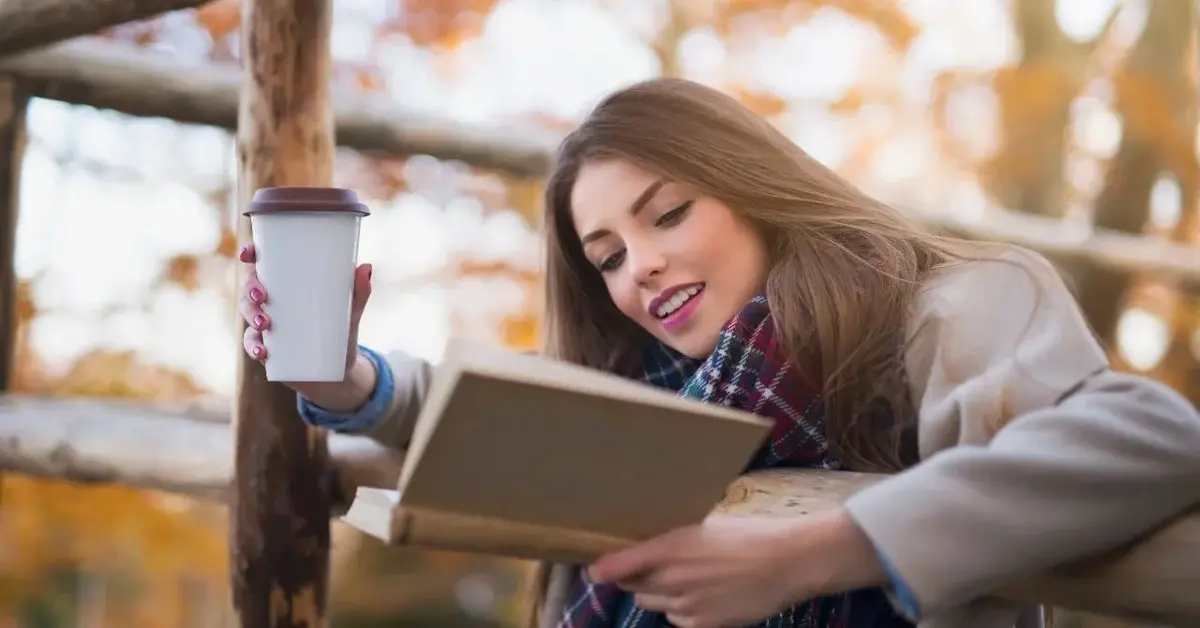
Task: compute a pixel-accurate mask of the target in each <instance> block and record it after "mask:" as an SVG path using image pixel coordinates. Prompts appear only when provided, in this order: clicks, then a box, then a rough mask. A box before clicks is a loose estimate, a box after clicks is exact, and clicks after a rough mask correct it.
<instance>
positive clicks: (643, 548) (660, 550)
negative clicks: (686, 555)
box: [588, 536, 669, 582]
mask: <svg viewBox="0 0 1200 628" xmlns="http://www.w3.org/2000/svg"><path fill="white" fill-rule="evenodd" d="M667 541H668V539H666V538H664V537H661V536H660V537H657V538H654V539H651V540H649V541H644V542H642V543H638V544H637V545H634V546H633V547H630V548H627V549H623V550H618V551H616V552H612V553H610V554H606V555H604V556H601V557H600V558H599V559H597V560H596V562H594V563H592V565H591V567H588V576H589V577H590V578H591V579H592V580H594V581H596V582H615V581H619V580H633V579H635V578H636V577H638V576H642V575H643V574H645V573H646V572H647V571H650V570H651V569H654V568H655V567H657V566H659V564H660V563H661V561H662V560H663V558H664V557H665V555H666V552H667V549H668V546H669V543H668V542H667Z"/></svg>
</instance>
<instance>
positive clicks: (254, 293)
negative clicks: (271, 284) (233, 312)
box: [250, 288, 263, 303]
mask: <svg viewBox="0 0 1200 628" xmlns="http://www.w3.org/2000/svg"><path fill="white" fill-rule="evenodd" d="M262 299H263V293H262V290H259V289H258V288H251V289H250V300H251V301H254V302H255V303H262Z"/></svg>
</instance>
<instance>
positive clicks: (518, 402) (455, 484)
mask: <svg viewBox="0 0 1200 628" xmlns="http://www.w3.org/2000/svg"><path fill="white" fill-rule="evenodd" d="M770 427H771V426H770V423H769V422H767V421H766V420H764V419H761V418H759V417H756V416H754V415H752V414H750V413H747V412H741V411H737V410H732V409H729V408H724V407H719V406H714V405H711V404H705V403H702V402H698V401H692V400H686V399H683V398H680V397H678V396H677V395H676V394H674V393H672V392H670V391H665V390H660V389H656V388H654V387H652V386H649V385H648V384H644V383H641V382H636V381H631V380H627V379H624V378H621V377H618V376H615V375H609V374H606V373H602V372H599V371H594V370H591V369H586V368H583V367H580V366H576V365H571V364H565V363H561V362H556V361H553V360H549V359H547V358H543V357H538V356H532V355H522V354H518V353H514V352H511V351H507V350H504V349H499V348H495V347H489V346H479V345H469V344H464V343H460V342H453V343H451V344H450V346H449V347H448V348H447V351H446V354H445V357H444V359H443V361H442V362H441V364H439V365H438V366H437V368H436V369H435V371H434V376H433V380H432V384H431V387H430V390H429V394H428V397H427V399H426V402H425V406H424V407H423V408H422V411H421V414H420V416H419V417H418V419H417V423H416V425H415V427H414V432H413V438H412V443H411V445H410V447H409V450H408V454H407V456H406V457H405V460H404V465H403V468H402V471H401V475H400V485H399V487H398V490H396V491H389V490H382V489H370V488H360V489H359V490H358V493H357V495H356V497H355V500H354V503H353V504H352V505H351V507H350V510H349V511H348V512H347V513H346V515H345V516H344V517H343V519H344V520H345V521H346V522H347V523H349V524H351V525H353V526H355V527H357V528H359V529H361V530H363V531H364V532H367V533H369V534H371V535H373V536H376V537H378V538H380V539H382V540H384V541H385V542H388V543H394V544H406V545H415V546H422V547H429V548H440V549H452V550H460V551H469V552H479V553H487V554H493V555H501V556H511V557H517V558H530V559H541V560H552V561H559V562H573V563H583V562H588V561H590V560H592V559H594V558H595V557H596V556H598V555H600V554H602V553H605V552H608V551H611V550H614V549H618V548H620V547H624V546H626V545H628V544H630V543H632V542H635V541H637V540H641V539H644V538H649V537H651V536H654V535H656V534H660V533H662V532H666V531H667V530H669V529H671V528H674V527H677V526H681V525H687V524H691V523H698V522H700V521H702V520H703V519H704V517H705V516H706V515H707V514H708V513H709V512H710V511H711V510H712V509H713V507H714V506H715V505H716V504H717V502H718V501H720V500H721V499H722V497H723V496H724V494H725V490H726V488H727V487H728V486H729V485H730V483H731V482H733V481H734V480H735V479H737V478H738V476H739V475H740V474H741V473H742V471H743V470H744V469H745V468H746V465H747V464H748V463H749V462H750V460H751V458H752V456H753V455H754V453H755V452H756V451H757V449H758V448H759V446H760V445H761V444H762V443H763V441H764V440H765V438H766V436H767V434H768V432H769V430H770Z"/></svg>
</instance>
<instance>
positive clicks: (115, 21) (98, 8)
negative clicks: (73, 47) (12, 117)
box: [0, 0, 208, 55]
mask: <svg viewBox="0 0 1200 628" xmlns="http://www.w3.org/2000/svg"><path fill="white" fill-rule="evenodd" d="M207 1H208V0H0V55H6V54H12V53H15V52H21V51H24V50H30V49H32V48H38V47H40V46H47V45H50V44H53V43H56V42H59V41H63V40H65V39H71V38H73V37H80V36H82V35H90V34H92V33H98V32H100V31H102V30H104V29H106V28H110V27H113V26H117V25H119V24H124V23H126V22H133V21H136V20H144V19H147V18H151V17H154V16H156V15H161V14H163V13H166V12H168V11H175V10H178V9H188V8H191V7H196V6H200V5H201V4H204V3H205V2H207Z"/></svg>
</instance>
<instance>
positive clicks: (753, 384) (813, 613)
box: [558, 295, 911, 628]
mask: <svg viewBox="0 0 1200 628" xmlns="http://www.w3.org/2000/svg"><path fill="white" fill-rule="evenodd" d="M643 365H644V366H643V369H644V373H645V374H644V379H645V381H646V382H647V383H649V384H651V385H654V386H658V387H660V388H666V389H668V390H675V391H678V392H679V394H680V396H682V397H685V398H689V399H698V400H700V401H704V402H707V403H713V404H717V405H722V406H728V407H732V408H737V409H740V410H745V411H748V412H753V413H754V414H757V415H759V416H762V417H766V418H768V419H771V420H773V421H774V422H775V427H774V429H773V430H772V431H771V435H770V438H769V439H768V440H767V441H766V442H765V443H764V444H763V447H762V448H761V449H760V450H759V451H758V452H757V454H756V455H755V457H754V459H753V461H752V462H751V464H750V466H749V468H748V470H752V469H763V468H768V467H803V468H810V469H831V470H833V469H840V468H842V467H841V465H840V464H839V463H838V461H837V460H836V459H835V458H834V456H833V455H832V454H831V453H830V451H829V446H828V443H827V442H826V440H825V436H824V433H823V429H822V414H823V409H822V405H821V399H820V395H819V392H818V390H819V389H818V388H817V387H816V386H815V385H813V384H811V383H810V382H809V381H808V380H806V379H805V378H804V376H803V374H801V373H799V372H798V371H797V370H796V369H795V367H794V366H793V365H792V364H790V363H789V362H788V361H787V360H786V358H785V356H784V353H783V348H782V347H781V346H780V344H779V341H778V340H777V339H776V337H775V324H774V321H773V319H772V317H771V312H770V310H769V308H768V306H767V300H766V298H765V297H763V296H761V295H759V296H756V297H755V298H754V299H752V300H751V301H750V303H749V304H747V305H746V307H745V308H743V309H742V311H741V312H739V313H738V315H737V316H735V317H734V318H733V319H731V320H730V321H729V322H728V323H726V324H725V326H724V327H723V328H722V329H721V331H720V334H719V335H718V336H717V345H716V348H715V349H714V350H713V352H712V354H710V355H709V356H708V358H707V359H704V360H696V359H693V358H689V357H687V356H684V355H682V354H680V353H678V352H677V351H675V350H673V349H671V348H669V347H667V346H665V345H663V344H661V343H657V342H655V343H651V346H650V347H649V348H648V349H647V351H646V355H645V357H644V360H643ZM567 599H568V603H567V606H566V608H565V610H564V616H563V618H562V620H561V621H560V622H559V623H558V628H661V627H664V626H669V624H668V622H667V620H666V618H665V617H664V616H663V615H662V614H660V613H655V612H650V611H645V610H642V609H639V608H637V607H635V606H634V605H633V596H632V595H629V594H626V593H624V592H623V591H621V590H620V589H619V588H617V587H616V585H613V584H598V583H594V582H591V581H590V580H589V579H588V578H587V575H586V572H585V571H584V570H583V569H580V570H578V573H577V575H576V578H575V584H574V586H573V587H572V590H571V594H570V596H568V598H567ZM852 609H853V612H852ZM756 626H761V627H762V628H851V627H853V628H882V627H884V626H888V627H891V626H911V624H909V623H908V622H906V621H904V620H902V619H900V618H899V616H897V615H895V614H894V613H893V612H892V610H891V606H890V605H889V603H888V601H887V600H886V598H885V597H884V596H883V594H882V592H880V591H879V590H869V591H855V592H850V593H845V594H841V595H836V596H831V597H825V598H818V599H815V600H809V601H805V602H801V603H799V604H796V605H794V606H792V607H791V608H789V609H787V610H785V611H784V612H781V613H779V614H778V615H775V616H773V617H770V618H768V619H766V620H765V621H763V622H760V623H759V624H756Z"/></svg>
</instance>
